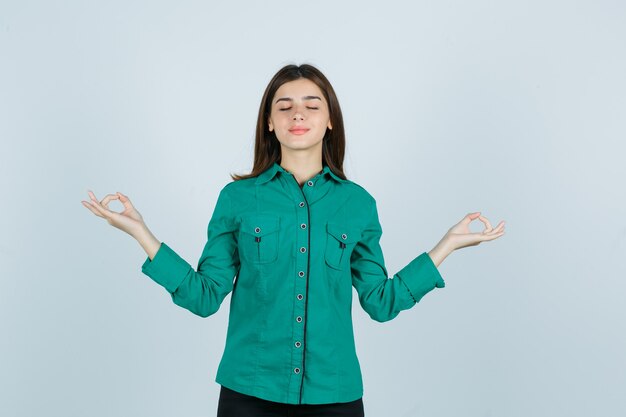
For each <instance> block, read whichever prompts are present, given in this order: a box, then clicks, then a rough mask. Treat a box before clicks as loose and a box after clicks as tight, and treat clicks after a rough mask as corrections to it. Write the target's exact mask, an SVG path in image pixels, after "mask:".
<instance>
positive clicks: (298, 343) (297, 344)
mask: <svg viewBox="0 0 626 417" xmlns="http://www.w3.org/2000/svg"><path fill="white" fill-rule="evenodd" d="M294 344H295V345H296V347H298V348H299V347H300V346H302V343H300V342H296V343H294Z"/></svg>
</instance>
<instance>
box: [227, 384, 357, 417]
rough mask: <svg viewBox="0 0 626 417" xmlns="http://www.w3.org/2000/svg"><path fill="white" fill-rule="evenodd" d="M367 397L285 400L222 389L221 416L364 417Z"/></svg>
mask: <svg viewBox="0 0 626 417" xmlns="http://www.w3.org/2000/svg"><path fill="white" fill-rule="evenodd" d="M364 416H365V414H364V410H363V399H362V398H359V399H358V400H354V401H350V402H347V403H333V404H284V403H277V402H273V401H268V400H264V399H262V398H257V397H253V396H250V395H246V394H242V393H240V392H237V391H233V390H231V389H229V388H226V387H225V386H222V388H221V390H220V398H219V402H218V405H217V417H364Z"/></svg>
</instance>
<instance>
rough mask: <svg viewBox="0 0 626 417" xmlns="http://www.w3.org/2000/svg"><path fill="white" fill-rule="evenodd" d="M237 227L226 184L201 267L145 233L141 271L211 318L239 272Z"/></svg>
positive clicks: (141, 240) (194, 310) (140, 238)
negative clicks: (192, 265)
mask: <svg viewBox="0 0 626 417" xmlns="http://www.w3.org/2000/svg"><path fill="white" fill-rule="evenodd" d="M236 230H237V226H236V224H235V222H234V220H233V217H232V212H231V204H230V198H229V197H228V193H227V191H226V187H225V188H223V189H222V191H221V192H220V195H219V197H218V201H217V203H216V206H215V210H214V212H213V216H212V217H211V220H210V221H209V226H208V230H207V242H206V244H205V246H204V250H203V251H202V255H201V257H200V260H199V261H198V267H197V270H194V269H193V268H192V267H191V265H190V264H189V263H187V262H186V261H185V260H184V259H182V258H181V257H180V256H179V255H178V254H177V253H176V252H174V250H172V249H171V248H170V247H169V246H168V245H167V244H165V242H162V243H160V242H159V241H158V240H157V239H156V238H154V236H152V234H151V233H149V232H148V233H149V234H148V233H146V232H143V233H140V234H138V237H137V240H138V241H139V243H140V244H141V245H142V247H143V248H144V249H145V250H146V252H147V253H148V258H147V259H146V260H145V262H144V263H143V265H142V266H141V271H142V272H143V273H144V274H145V275H147V276H149V277H150V278H152V279H153V280H154V281H155V282H156V283H158V284H159V285H161V286H163V287H164V288H165V289H166V290H167V291H168V292H169V293H170V294H171V297H172V301H173V302H174V303H175V304H177V305H179V306H181V307H183V308H186V309H187V310H189V311H191V312H192V313H194V314H196V315H198V316H200V317H208V316H210V315H212V314H214V313H215V312H216V311H217V310H218V309H219V307H220V305H221V303H222V301H223V300H224V298H225V297H226V295H228V294H229V293H230V292H231V291H232V290H233V278H234V277H235V275H236V274H237V273H238V271H239V253H238V251H237V236H236ZM152 254H154V255H152ZM151 255H152V256H151Z"/></svg>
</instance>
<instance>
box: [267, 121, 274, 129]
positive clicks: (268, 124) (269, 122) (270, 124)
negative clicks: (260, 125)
mask: <svg viewBox="0 0 626 417" xmlns="http://www.w3.org/2000/svg"><path fill="white" fill-rule="evenodd" d="M267 127H268V129H269V130H270V132H271V131H272V130H274V125H273V124H272V119H267Z"/></svg>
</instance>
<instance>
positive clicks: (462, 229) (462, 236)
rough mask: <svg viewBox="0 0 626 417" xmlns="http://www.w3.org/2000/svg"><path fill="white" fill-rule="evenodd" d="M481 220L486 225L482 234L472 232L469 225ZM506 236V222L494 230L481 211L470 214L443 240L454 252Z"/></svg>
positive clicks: (502, 222) (452, 228) (449, 231)
mask: <svg viewBox="0 0 626 417" xmlns="http://www.w3.org/2000/svg"><path fill="white" fill-rule="evenodd" d="M476 219H479V220H480V221H481V222H483V223H484V225H485V230H483V231H482V232H476V233H473V232H470V229H469V225H470V223H471V222H472V221H473V220H476ZM503 234H504V220H502V221H501V222H500V223H499V224H498V226H497V227H496V228H495V229H494V228H493V227H491V223H489V220H487V218H486V217H483V216H481V215H480V211H477V212H474V213H469V214H467V215H466V216H465V217H463V219H462V220H461V221H460V222H458V223H457V224H455V225H454V226H452V227H451V228H450V230H448V232H447V233H446V235H445V236H444V237H443V239H442V240H445V241H447V243H448V245H449V247H450V248H452V250H456V249H461V248H465V247H467V246H476V245H478V244H479V243H481V242H484V241H486V240H494V239H497V238H499V237H500V236H502V235H503Z"/></svg>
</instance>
